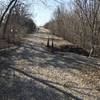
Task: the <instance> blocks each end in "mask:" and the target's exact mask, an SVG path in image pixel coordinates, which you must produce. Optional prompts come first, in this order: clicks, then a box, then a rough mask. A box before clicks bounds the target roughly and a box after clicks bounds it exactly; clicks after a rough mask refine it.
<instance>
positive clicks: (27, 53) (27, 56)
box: [0, 35, 100, 100]
mask: <svg viewBox="0 0 100 100" xmlns="http://www.w3.org/2000/svg"><path fill="white" fill-rule="evenodd" d="M42 36H43V35H42ZM36 37H37V38H36ZM47 37H48V36H47ZM47 37H45V36H43V37H41V35H31V36H29V37H28V38H24V43H23V44H21V45H20V46H17V48H16V49H14V50H11V51H9V52H7V53H6V54H5V53H4V54H5V55H4V54H1V55H0V67H1V68H2V70H1V71H0V72H1V73H2V74H1V77H0V80H2V81H1V82H0V98H1V99H0V100H99V99H100V64H99V59H98V60H97V59H96V58H87V57H85V56H82V55H78V54H74V53H69V52H54V53H52V52H51V51H50V50H49V49H48V48H47V47H46V46H45V44H46V41H47V39H46V38H47ZM57 39H58V38H57ZM58 40H61V43H66V41H63V40H62V39H58ZM57 43H58V41H57ZM57 43H55V44H57ZM8 67H9V68H8ZM6 69H7V72H6ZM8 72H9V73H8ZM7 76H9V77H7ZM8 98H9V99H8Z"/></svg>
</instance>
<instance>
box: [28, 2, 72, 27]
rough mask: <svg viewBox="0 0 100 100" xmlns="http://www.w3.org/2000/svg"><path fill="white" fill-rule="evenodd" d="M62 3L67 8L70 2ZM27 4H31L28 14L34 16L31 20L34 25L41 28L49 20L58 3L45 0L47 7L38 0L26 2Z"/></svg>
mask: <svg viewBox="0 0 100 100" xmlns="http://www.w3.org/2000/svg"><path fill="white" fill-rule="evenodd" d="M44 1H45V0H44ZM63 1H64V2H65V3H66V6H68V5H69V3H70V1H71V0H63ZM28 3H30V4H31V7H30V12H31V13H32V14H33V15H34V17H33V19H35V23H36V24H37V25H38V26H42V25H44V24H45V23H46V22H48V21H49V20H50V19H51V17H52V14H53V12H54V10H55V8H56V7H57V5H59V3H58V2H54V0H47V3H46V4H47V5H44V4H43V3H41V2H40V1H39V0H34V2H33V3H32V2H31V1H28Z"/></svg>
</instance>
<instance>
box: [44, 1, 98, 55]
mask: <svg viewBox="0 0 100 100" xmlns="http://www.w3.org/2000/svg"><path fill="white" fill-rule="evenodd" d="M99 13H100V0H74V1H73V2H72V9H70V10H67V8H66V6H65V5H63V4H61V5H60V6H58V7H57V9H56V10H55V12H54V14H53V18H52V20H51V21H50V22H48V23H46V25H45V27H46V28H49V29H50V30H51V31H52V32H53V33H55V34H57V35H59V36H62V37H63V38H64V39H67V40H68V41H70V42H72V43H75V44H78V45H80V46H81V47H83V48H85V49H87V50H90V56H91V55H92V54H93V52H94V51H95V49H96V47H100V34H99V33H100V14H99Z"/></svg>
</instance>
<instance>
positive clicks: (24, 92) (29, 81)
mask: <svg viewBox="0 0 100 100" xmlns="http://www.w3.org/2000/svg"><path fill="white" fill-rule="evenodd" d="M11 55H12V54H11ZM11 55H10V56H11ZM12 56H13V55H12ZM7 57H8V58H7ZM1 58H2V57H1ZM16 72H17V73H18V76H16ZM20 76H22V77H20ZM24 76H26V77H27V78H26V77H24ZM0 99H1V100H8V99H10V100H13V99H14V100H35V99H36V100H62V99H63V100H72V99H73V100H81V99H80V98H78V97H76V96H74V95H73V94H71V93H68V92H67V91H64V90H62V89H60V88H58V87H56V86H54V85H52V84H51V83H50V82H49V81H47V80H43V79H41V78H37V77H35V76H33V75H31V74H28V73H27V72H24V71H22V70H20V69H17V68H15V62H14V60H12V59H11V57H9V56H6V58H5V59H4V57H3V58H2V59H1V60H0Z"/></svg>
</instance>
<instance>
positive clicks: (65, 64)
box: [16, 44, 99, 70]
mask: <svg viewBox="0 0 100 100" xmlns="http://www.w3.org/2000/svg"><path fill="white" fill-rule="evenodd" d="M16 56H17V58H18V59H19V60H20V59H25V60H27V61H29V62H31V63H32V64H33V65H34V66H40V67H47V66H48V67H49V66H53V67H59V68H73V69H78V70H81V69H82V67H81V66H84V67H86V68H87V67H88V66H93V67H94V66H99V65H98V64H97V61H96V60H95V59H93V58H88V57H85V56H81V55H77V54H74V53H69V52H64V53H63V52H54V53H52V52H51V51H50V50H48V48H46V47H45V46H41V45H37V44H34V45H33V44H28V45H23V48H22V50H21V52H19V53H17V55H16ZM96 68H98V69H99V67H96Z"/></svg>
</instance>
